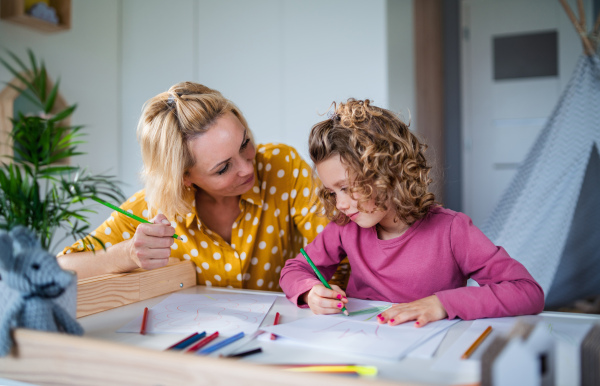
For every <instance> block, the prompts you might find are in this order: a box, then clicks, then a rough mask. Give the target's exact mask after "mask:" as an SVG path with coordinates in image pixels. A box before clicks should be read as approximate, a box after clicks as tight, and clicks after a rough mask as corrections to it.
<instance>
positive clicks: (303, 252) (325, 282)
mask: <svg viewBox="0 0 600 386" xmlns="http://www.w3.org/2000/svg"><path fill="white" fill-rule="evenodd" d="M300 253H302V256H304V258H306V261H308V264H310V266H311V268H312V269H313V271H315V273H316V274H317V277H318V278H319V280H321V283H322V284H323V285H324V286H325V287H326V288H329V289H332V288H331V286H330V285H329V283H327V280H325V278H324V277H323V275H321V272H319V269H318V268H317V266H316V265H315V263H313V262H312V260H311V259H310V257H308V254H307V253H306V252H305V251H304V248H300ZM342 312H343V313H344V315H346V316H349V315H350V314H349V313H348V310H347V309H346V307H345V306H344V307H342Z"/></svg>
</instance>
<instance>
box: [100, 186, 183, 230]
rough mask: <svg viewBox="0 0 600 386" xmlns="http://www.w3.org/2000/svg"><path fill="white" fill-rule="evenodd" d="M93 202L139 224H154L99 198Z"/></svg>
mask: <svg viewBox="0 0 600 386" xmlns="http://www.w3.org/2000/svg"><path fill="white" fill-rule="evenodd" d="M92 200H94V201H96V202H98V203H100V204H102V205H104V206H107V207H109V208H111V209H114V210H116V211H117V212H119V213H121V214H124V215H125V216H127V217H130V218H132V219H134V220H137V221H139V222H143V223H144V224H152V223H151V222H150V221H148V220H146V219H143V218H141V217H138V216H136V215H135V214H133V213H129V212H126V211H124V210H123V209H121V208H119V207H118V206H115V205H113V204H110V203H108V202H106V201H104V200H101V199H99V198H97V197H92ZM173 238H174V239H177V240H181V238H180V237H179V236H178V235H177V234H174V235H173Z"/></svg>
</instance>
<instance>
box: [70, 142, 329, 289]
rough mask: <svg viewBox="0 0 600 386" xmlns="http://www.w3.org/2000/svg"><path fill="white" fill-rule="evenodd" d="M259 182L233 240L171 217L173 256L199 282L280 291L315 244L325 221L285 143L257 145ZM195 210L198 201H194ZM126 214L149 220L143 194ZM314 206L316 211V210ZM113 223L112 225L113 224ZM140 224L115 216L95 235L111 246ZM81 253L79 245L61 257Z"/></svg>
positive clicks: (305, 171) (306, 171) (302, 167)
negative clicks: (285, 275)
mask: <svg viewBox="0 0 600 386" xmlns="http://www.w3.org/2000/svg"><path fill="white" fill-rule="evenodd" d="M254 165H255V175H256V177H257V178H256V181H255V184H254V186H253V187H252V188H251V189H249V190H248V192H246V193H244V194H243V195H242V199H241V202H240V209H241V214H240V215H239V216H238V218H237V219H236V221H235V222H234V223H233V224H232V227H231V229H232V232H231V240H229V241H226V240H224V239H223V238H222V237H221V236H220V235H219V234H217V233H216V232H213V231H212V230H211V229H209V228H207V227H206V225H204V224H203V223H202V222H201V221H200V219H199V218H198V217H197V215H196V212H195V209H194V211H193V212H192V213H186V214H185V215H179V216H174V217H173V218H169V221H170V222H171V225H172V226H173V227H174V228H175V233H177V234H178V235H179V236H181V239H182V240H175V242H174V243H173V244H172V245H171V248H170V250H171V256H172V257H177V258H179V259H182V260H190V261H192V262H193V263H194V264H196V272H197V278H198V283H199V284H204V285H207V286H213V285H215V286H222V287H231V288H249V289H263V290H265V289H269V290H279V285H278V283H279V275H280V272H281V268H282V267H283V265H284V263H285V260H286V259H288V258H290V257H295V256H296V255H297V254H298V252H299V249H300V247H302V246H304V242H305V241H307V240H312V239H313V238H314V237H315V236H316V235H317V234H318V233H319V232H321V231H322V230H323V228H324V226H325V225H326V224H327V220H326V219H325V218H324V217H322V216H320V215H316V214H315V211H316V207H314V205H313V204H314V203H313V202H311V201H310V200H311V197H310V196H311V195H310V192H312V191H313V189H314V187H313V185H312V178H311V172H310V167H309V166H308V164H307V163H306V162H305V161H304V160H302V158H301V157H299V156H297V154H296V152H295V150H294V149H293V148H291V147H289V146H286V145H275V144H266V145H258V146H257V155H256V159H255V162H254ZM190 204H191V205H192V207H195V201H192V202H191V203H190ZM121 207H122V208H123V209H124V210H126V211H129V212H131V213H133V214H135V215H137V216H140V217H143V218H146V219H148V220H150V219H151V218H153V217H154V216H156V213H157V211H154V212H153V213H152V212H150V210H149V209H148V202H147V201H146V195H145V192H144V191H139V192H137V193H135V194H134V195H133V196H132V197H130V198H129V199H128V200H127V201H126V202H125V203H124V204H123V205H122V206H121ZM313 208H314V209H313ZM109 224H110V225H109ZM137 226H139V223H137V222H135V221H132V220H131V219H129V218H127V217H126V216H123V215H119V214H117V213H116V212H115V215H114V216H111V217H110V218H109V219H108V220H107V221H105V222H104V223H103V224H102V225H100V226H99V227H98V228H97V229H96V230H95V231H94V232H95V234H96V235H99V238H100V239H101V240H102V241H103V242H104V243H105V245H107V246H110V245H114V244H116V243H119V242H121V241H123V240H131V238H132V237H133V235H134V234H135V230H136V228H137ZM78 250H82V246H78V245H77V243H75V244H74V245H72V246H70V247H66V248H65V249H64V251H63V253H70V252H73V251H78Z"/></svg>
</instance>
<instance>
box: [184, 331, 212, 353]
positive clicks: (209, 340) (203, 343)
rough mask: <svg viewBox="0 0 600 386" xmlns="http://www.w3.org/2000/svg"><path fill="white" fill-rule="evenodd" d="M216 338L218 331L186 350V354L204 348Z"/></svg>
mask: <svg viewBox="0 0 600 386" xmlns="http://www.w3.org/2000/svg"><path fill="white" fill-rule="evenodd" d="M218 337H219V331H215V332H214V333H213V334H211V335H209V336H207V337H206V338H204V339H202V340H201V341H199V342H198V343H196V344H195V345H193V346H192V347H190V348H188V349H187V351H186V352H188V353H193V352H196V351H198V350H199V349H200V348H202V347H204V346H206V345H207V344H209V343H210V342H212V341H213V340H215V339H217V338H218Z"/></svg>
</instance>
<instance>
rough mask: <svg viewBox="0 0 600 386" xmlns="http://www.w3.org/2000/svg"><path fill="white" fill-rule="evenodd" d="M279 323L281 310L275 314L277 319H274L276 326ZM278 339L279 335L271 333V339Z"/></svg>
mask: <svg viewBox="0 0 600 386" xmlns="http://www.w3.org/2000/svg"><path fill="white" fill-rule="evenodd" d="M277 324H279V312H278V313H276V314H275V320H273V325H274V326H276V325H277ZM275 339H277V335H275V334H271V340H275Z"/></svg>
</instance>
